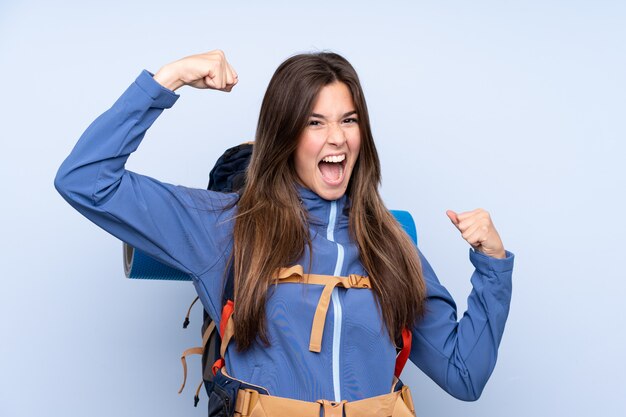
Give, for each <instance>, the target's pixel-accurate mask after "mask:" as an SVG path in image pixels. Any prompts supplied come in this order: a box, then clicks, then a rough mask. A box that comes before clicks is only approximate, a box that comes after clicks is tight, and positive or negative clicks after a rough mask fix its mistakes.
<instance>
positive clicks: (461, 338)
mask: <svg viewBox="0 0 626 417" xmlns="http://www.w3.org/2000/svg"><path fill="white" fill-rule="evenodd" d="M420 258H421V262H422V268H423V273H424V279H425V280H426V286H427V299H426V313H425V316H424V317H423V319H422V320H420V321H419V322H418V323H417V324H416V326H415V327H414V328H413V332H412V333H413V339H412V346H411V355H410V359H411V361H413V363H415V364H416V365H417V366H418V367H419V368H420V369H422V371H424V372H425V373H426V374H427V375H428V376H429V377H430V378H432V379H433V380H434V381H435V382H436V383H437V384H438V385H439V386H440V387H442V388H443V389H444V390H445V391H446V392H448V393H449V394H451V395H452V396H454V397H456V398H458V399H461V400H465V401H474V400H477V399H478V398H479V397H480V395H481V393H482V390H483V388H484V387H485V384H486V383H487V380H488V379H489V376H490V375H491V372H492V371H493V368H494V366H495V364H496V358H497V355H498V346H499V345H500V340H501V339H502V334H503V332H504V325H505V323H506V319H507V316H508V313H509V305H510V302H511V276H512V270H513V259H514V256H513V254H512V253H510V252H507V253H506V258H505V259H495V258H491V257H488V256H486V255H484V254H482V253H479V252H475V251H474V250H472V249H470V261H471V262H472V264H473V265H474V267H475V268H476V269H475V271H474V273H473V274H472V277H471V282H472V286H473V289H472V292H471V294H470V296H469V298H468V300H467V311H466V312H465V313H464V314H463V317H462V318H461V320H458V321H457V310H456V304H455V302H454V300H453V299H452V296H451V295H450V293H449V292H448V291H447V290H446V289H445V288H444V287H443V285H441V284H440V283H439V280H438V279H437V276H436V275H435V272H434V271H433V269H432V268H431V266H430V264H429V263H428V261H427V260H426V258H425V257H424V256H423V255H422V254H421V253H420Z"/></svg>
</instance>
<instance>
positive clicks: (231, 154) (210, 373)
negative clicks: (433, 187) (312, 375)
mask: <svg viewBox="0 0 626 417" xmlns="http://www.w3.org/2000/svg"><path fill="white" fill-rule="evenodd" d="M252 147H253V145H252V142H248V143H243V144H241V145H237V146H234V147H232V148H229V149H227V150H226V151H225V152H224V154H223V155H222V156H220V158H219V159H218V160H217V162H216V163H215V165H214V167H213V168H212V169H211V172H210V173H209V184H208V187H207V189H208V190H212V191H218V192H229V193H230V192H238V191H240V190H241V188H242V187H243V186H244V184H245V171H246V168H247V167H248V163H249V161H250V156H251V155H252ZM391 212H392V213H393V215H394V216H395V218H396V220H397V221H398V222H399V223H400V224H401V225H402V227H403V228H404V230H405V232H406V233H407V234H408V235H409V236H410V237H411V238H412V240H413V241H414V243H415V244H417V233H416V229H415V224H414V222H413V218H412V217H411V215H410V214H409V213H408V212H406V211H399V210H392V211H391ZM124 270H125V273H126V276H127V277H129V278H143V279H169V280H190V277H189V276H188V275H187V274H185V273H183V272H181V271H178V270H176V269H174V268H170V267H168V266H166V265H164V264H161V263H160V262H158V261H156V260H154V259H152V258H151V257H149V256H148V255H146V254H144V253H143V252H141V251H139V250H136V249H134V248H132V247H131V246H130V245H128V244H126V243H124ZM233 298H234V276H233V271H232V268H231V269H229V271H228V276H227V278H226V283H225V287H224V292H223V296H222V307H223V309H222V322H221V323H219V324H217V323H214V322H213V320H212V319H211V317H210V316H209V314H208V313H207V312H206V310H203V324H202V345H201V346H197V347H192V348H189V349H186V350H185V351H184V352H183V354H182V355H181V362H182V366H183V383H182V385H181V387H180V389H179V391H178V393H179V394H180V393H182V391H183V389H184V388H185V384H186V380H187V357H188V356H190V355H202V382H200V384H199V385H198V387H197V389H196V392H195V395H194V407H197V405H198V402H199V400H200V390H201V389H202V386H203V385H204V387H205V390H206V392H207V395H208V397H209V399H210V401H209V415H213V414H212V413H211V408H212V407H214V405H212V404H211V403H212V402H216V403H219V405H220V406H222V405H223V403H224V398H223V397H224V396H225V394H223V393H221V392H216V391H222V389H221V388H222V387H219V386H218V385H219V383H216V377H217V378H218V379H219V378H223V376H222V374H221V373H219V374H218V371H219V370H220V369H221V368H222V367H223V366H224V358H222V355H221V352H220V348H221V345H222V339H221V337H220V335H221V334H222V335H223V334H224V329H225V327H226V324H227V322H228V319H229V318H230V316H231V315H232V313H233ZM197 301H198V297H196V298H195V299H194V300H193V302H192V303H191V305H190V306H189V309H188V310H187V315H186V316H185V320H184V322H183V328H187V326H188V325H189V323H190V321H189V316H190V314H191V309H192V308H193V306H194V305H195V303H196V302H197ZM218 325H219V326H220V327H221V329H220V331H219V332H218V331H217V326H218ZM395 343H396V346H397V357H396V367H395V370H394V375H395V376H396V378H399V377H400V373H401V372H402V369H403V368H404V365H405V364H406V361H407V360H408V357H409V353H410V350H411V333H410V331H409V330H407V329H405V330H404V331H403V332H402V335H401V336H400V337H399V338H398V340H396V341H395ZM244 384H245V383H244ZM216 386H218V387H217V388H216ZM401 386H402V383H401V382H399V384H398V385H397V388H398V389H399V388H401ZM254 388H255V389H258V388H257V387H254ZM216 394H219V395H216ZM226 396H227V395H226ZM214 398H215V401H214V400H213V399H214Z"/></svg>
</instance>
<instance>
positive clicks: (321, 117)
mask: <svg viewBox="0 0 626 417" xmlns="http://www.w3.org/2000/svg"><path fill="white" fill-rule="evenodd" d="M353 114H356V110H352V111H349V112H347V113H344V114H343V115H341V117H340V118H341V119H343V118H344V117H348V116H352V115H353ZM310 117H317V118H319V119H324V120H326V116H324V115H323V114H318V113H311V116H310Z"/></svg>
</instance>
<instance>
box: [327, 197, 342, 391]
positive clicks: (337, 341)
mask: <svg viewBox="0 0 626 417" xmlns="http://www.w3.org/2000/svg"><path fill="white" fill-rule="evenodd" d="M336 222H337V202H336V201H331V203H330V214H329V216H328V228H327V229H326V238H327V239H328V240H329V241H331V242H335V223H336ZM335 244H336V245H337V262H336V263H335V272H334V274H333V275H335V276H341V270H342V268H343V256H344V255H343V246H342V245H341V244H340V243H337V242H335ZM332 300H333V313H334V322H333V356H332V368H333V390H334V394H335V401H337V402H339V401H341V381H340V379H339V348H340V346H341V323H342V315H343V311H342V308H341V301H340V300H339V288H337V287H335V288H334V289H333V292H332Z"/></svg>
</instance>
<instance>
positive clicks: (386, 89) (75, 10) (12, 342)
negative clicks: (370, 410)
mask: <svg viewBox="0 0 626 417" xmlns="http://www.w3.org/2000/svg"><path fill="white" fill-rule="evenodd" d="M88 3H89V2H79V1H59V2H44V1H21V2H16V1H13V2H10V1H9V2H6V1H5V2H3V3H2V5H0V60H1V64H0V82H1V83H2V93H3V99H2V100H1V101H0V114H1V115H2V124H1V125H0V137H1V140H2V151H1V152H0V158H2V163H1V164H0V174H1V177H2V180H3V187H2V194H3V198H2V204H1V205H0V210H1V211H2V215H1V216H0V218H1V219H2V229H1V230H2V236H3V239H1V243H0V245H2V247H1V252H0V253H2V263H3V268H4V271H5V272H4V273H3V277H2V278H1V280H2V288H1V289H0V335H1V339H0V375H1V376H0V416H3V417H4V416H6V417H17V416H34V415H49V416H61V415H63V416H82V415H89V416H94V417H97V416H113V415H114V416H136V415H153V416H171V415H189V416H191V415H197V416H201V415H205V413H206V408H205V402H204V401H206V399H203V403H202V405H201V406H200V407H199V408H197V409H194V408H193V407H192V396H191V390H189V392H187V393H186V394H184V395H183V396H178V395H177V394H176V390H177V389H178V385H179V383H180V380H181V369H180V362H179V359H178V358H179V354H180V352H181V351H182V350H183V349H184V348H186V347H188V346H191V345H194V344H195V343H197V341H198V334H199V331H198V326H199V322H200V320H199V318H200V316H199V314H198V313H199V311H197V312H196V315H195V316H194V317H193V318H192V326H191V327H192V328H191V329H190V330H187V331H183V330H182V329H181V323H182V320H183V317H184V314H185V310H186V308H187V305H188V302H190V301H191V300H192V298H193V289H192V287H191V285H189V284H185V283H176V282H142V281H131V280H126V279H125V278H124V276H123V269H122V249H121V243H120V242H119V241H117V240H116V239H115V238H113V237H111V236H109V235H107V234H106V233H104V232H102V231H101V230H99V229H98V228H97V227H96V226H94V225H92V224H90V223H89V222H88V221H87V220H85V219H83V218H82V217H80V215H79V214H78V213H76V212H74V211H73V210H72V209H71V208H70V207H69V206H68V205H67V204H66V203H65V202H64V201H63V200H62V199H61V197H60V196H59V195H58V194H57V193H56V191H55V190H54V188H53V185H52V180H53V177H54V174H55V172H56V169H57V167H58V166H59V164H60V163H61V161H62V160H63V159H64V157H65V156H66V155H67V154H68V153H69V151H70V149H71V148H72V146H73V144H74V143H75V141H76V140H77V139H78V137H79V136H80V134H81V133H82V131H83V130H84V129H85V128H86V127H87V125H88V124H89V123H90V122H91V121H92V120H93V119H94V118H95V117H96V116H97V115H98V114H100V113H101V112H102V111H104V110H105V109H106V108H107V107H108V106H110V105H111V104H112V103H113V101H114V100H115V99H116V98H117V97H118V96H119V94H121V92H122V91H123V90H124V89H125V88H126V86H127V85H128V84H129V83H130V82H132V81H133V79H134V78H135V76H136V75H137V74H139V72H140V70H141V69H143V68H147V69H149V70H151V71H156V70H158V69H159V67H160V66H161V65H163V64H165V63H167V62H170V61H172V60H174V59H177V58H179V57H181V56H183V55H187V54H192V53H197V52H202V51H206V50H210V49H215V48H221V49H223V50H225V51H226V53H227V56H228V57H229V58H230V60H231V62H232V64H233V66H234V67H235V68H236V69H237V71H238V73H239V76H240V83H239V85H238V86H237V87H236V88H235V90H234V91H233V92H232V93H231V94H229V95H226V94H222V93H217V92H211V91H197V90H192V89H189V88H184V89H182V90H181V91H180V92H181V94H182V96H183V97H181V100H179V102H178V103H177V104H176V106H175V107H174V108H173V109H171V110H169V111H167V112H166V113H165V114H164V115H163V116H162V117H161V119H159V120H158V121H157V123H156V124H155V126H154V127H153V129H152V130H151V131H150V132H149V134H148V137H147V138H146V140H145V141H144V142H143V144H142V146H141V148H140V150H139V151H138V152H137V153H136V154H135V155H133V157H131V160H130V162H129V169H132V170H135V171H139V172H142V173H145V174H147V175H151V176H153V177H156V178H159V179H161V180H163V181H167V182H172V183H179V184H185V185H188V186H197V187H204V186H205V185H206V181H207V176H208V170H209V167H210V166H211V165H212V164H213V161H215V160H216V159H217V157H218V155H219V154H220V153H221V152H222V150H223V149H224V148H225V147H226V146H228V145H230V144H235V143H238V142H241V141H244V140H249V139H250V138H252V135H253V134H254V129H255V124H256V117H257V114H258V109H259V105H260V102H261V98H262V94H263V91H264V89H265V87H266V85H267V82H268V81H269V78H270V76H271V75H272V73H273V71H274V69H275V68H276V66H277V65H278V64H279V63H280V62H281V61H282V60H283V59H285V58H286V57H288V56H289V55H291V54H293V53H296V52H300V51H308V50H321V49H332V50H334V51H337V52H339V53H342V54H344V55H345V56H346V57H347V58H348V59H350V60H351V62H352V63H353V64H354V66H355V67H356V68H357V71H359V74H360V76H361V78H362V81H363V85H364V88H365V92H366V96H367V99H368V104H369V107H370V110H371V118H372V124H373V129H374V134H375V137H376V139H377V143H378V146H379V151H380V154H381V158H382V163H383V177H384V182H383V188H382V192H383V195H384V197H385V199H386V201H387V202H388V206H389V207H392V208H400V209H406V210H409V211H410V212H411V213H412V214H413V216H414V218H415V220H416V223H417V226H418V230H419V234H420V246H421V247H422V249H423V251H424V252H425V254H426V255H427V256H428V258H429V260H430V261H431V263H432V264H433V266H434V267H435V269H436V270H437V272H438V274H439V276H440V278H441V280H442V281H443V282H444V283H445V284H446V285H447V286H448V288H449V289H450V291H451V292H452V294H453V295H454V296H455V298H456V299H457V301H458V304H459V309H460V310H461V312H462V310H463V309H464V308H465V297H466V295H467V294H468V293H469V290H470V284H469V275H470V273H471V265H470V263H469V261H468V259H467V245H466V244H465V243H464V241H463V240H462V239H461V238H460V237H459V236H458V233H457V231H456V229H455V228H454V227H453V226H452V225H451V224H450V222H449V221H448V219H447V218H446V216H445V210H446V209H448V208H450V209H455V210H460V211H463V210H469V209H472V208H475V207H485V208H486V209H488V210H489V211H490V212H491V213H492V217H493V219H494V221H495V223H496V226H497V227H498V229H499V231H500V233H501V235H502V237H503V240H504V242H505V245H506V246H507V248H508V249H510V250H512V251H514V252H515V253H516V255H517V260H516V270H515V273H514V300H513V305H512V309H511V315H510V320H509V323H508V327H507V330H506V332H505V335H504V340H503V343H502V346H501V350H500V358H499V363H498V365H497V367H496V370H495V372H494V374H493V376H492V379H491V381H490V383H489V384H488V386H487V388H486V389H485V392H484V394H483V397H482V398H481V399H480V400H479V401H478V402H476V403H463V402H460V401H457V400H454V399H453V398H451V397H449V396H448V395H446V394H445V393H444V392H442V391H441V390H440V389H439V388H438V387H437V386H435V385H434V384H433V383H432V382H431V381H429V380H428V379H427V378H426V377H424V376H423V375H422V374H421V373H420V371H419V370H417V369H416V368H415V367H412V366H411V367H408V368H407V370H406V371H405V375H404V379H405V380H406V381H407V382H408V383H409V384H410V385H411V386H412V388H413V393H414V399H415V402H416V404H417V412H418V415H419V416H480V417H487V416H493V417H496V416H498V417H499V416H502V415H507V416H509V417H516V416H520V417H522V416H523V417H527V416H530V415H533V416H544V415H568V416H587V415H603V416H618V415H619V416H623V415H625V414H626V397H624V392H626V390H625V388H626V387H625V384H624V382H623V381H624V379H623V375H624V374H625V373H626V365H624V361H623V360H622V356H623V355H624V352H625V351H626V342H625V340H624V331H623V323H624V307H623V300H624V298H625V297H624V296H625V293H626V283H625V281H626V280H625V279H624V278H625V274H624V272H623V271H622V270H621V265H620V264H621V261H622V260H623V258H624V256H623V253H622V252H623V248H624V236H625V235H626V233H625V232H626V227H625V226H624V221H623V219H622V217H623V212H622V209H623V207H624V199H623V193H624V186H625V185H626V173H625V170H624V168H623V166H624V162H623V159H624V156H625V155H626V152H625V151H626V145H624V139H625V138H626V125H625V123H624V120H625V118H624V117H625V114H626V100H625V99H624V97H625V95H626V82H625V81H624V74H626V47H625V45H626V42H624V40H625V39H626V25H624V22H625V21H626V7H625V3H624V2H620V1H601V0H599V1H593V2H592V1H586V2H584V1H517V2H514V1H472V2H466V1H456V0H455V1H446V2H434V1H433V2H424V1H418V2H408V1H407V2H388V3H386V4H385V5H384V6H381V5H378V4H377V5H368V4H367V3H365V2H357V1H352V2H347V3H342V4H339V3H338V2H333V1H325V0H319V1H316V2H306V3H305V2H286V1H284V2H279V1H263V2H241V1H240V2H209V1H194V0H190V1H187V2H178V3H176V2H164V1H143V0H138V1H133V2H122V1H108V2H92V3H94V4H88ZM190 373H191V375H190V378H191V379H190V381H189V383H190V385H194V383H195V379H196V378H199V371H198V369H197V367H196V366H194V364H192V365H191V372H190Z"/></svg>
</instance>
